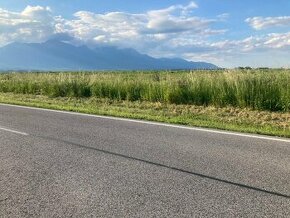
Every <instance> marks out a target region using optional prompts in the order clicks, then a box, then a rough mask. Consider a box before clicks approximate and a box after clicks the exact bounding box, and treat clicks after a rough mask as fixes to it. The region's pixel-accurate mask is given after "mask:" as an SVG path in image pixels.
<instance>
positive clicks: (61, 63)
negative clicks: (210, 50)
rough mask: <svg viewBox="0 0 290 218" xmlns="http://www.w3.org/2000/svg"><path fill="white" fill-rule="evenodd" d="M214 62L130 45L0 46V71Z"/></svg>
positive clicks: (141, 67) (182, 66)
mask: <svg viewBox="0 0 290 218" xmlns="http://www.w3.org/2000/svg"><path fill="white" fill-rule="evenodd" d="M216 68H218V67H217V66H215V65H214V64H211V63H206V62H192V61H186V60H184V59H179V58H154V57H151V56H149V55H146V54H141V53H139V52H137V51H136V50H134V49H131V48H125V49H121V48H117V47H113V46H111V47H109V46H107V47H105V46H103V47H102V46H98V47H95V48H93V49H92V48H89V47H87V46H84V45H83V46H74V45H72V44H69V43H65V42H62V41H58V40H49V41H47V42H44V43H16V42H15V43H11V44H8V45H6V46H4V47H1V48H0V70H50V71H52V70H162V69H167V70H175V69H216Z"/></svg>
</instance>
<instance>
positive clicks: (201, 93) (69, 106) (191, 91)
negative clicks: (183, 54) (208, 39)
mask: <svg viewBox="0 0 290 218" xmlns="http://www.w3.org/2000/svg"><path fill="white" fill-rule="evenodd" d="M0 102H5V103H14V104H25V105H32V106H38V107H49V108H56V109H64V110H73V111H80V112H86V113H94V114H105V115H113V116H123V117H131V118H139V119H140V118H141V119H149V120H156V121H162V122H170V123H179V124H186V125H195V126H206V127H214V128H220V129H229V130H237V131H245V132H254V133H263V134H269V135H279V136H288V137H289V136H290V127H289V122H290V113H289V110H290V70H283V69H276V70H267V69H265V70H249V69H248V70H217V71H177V72H171V71H162V72H161V71H160V72H159V71H156V72H95V73H91V72H90V73H89V72H79V73H68V72H63V73H4V74H0ZM261 114H262V115H261Z"/></svg>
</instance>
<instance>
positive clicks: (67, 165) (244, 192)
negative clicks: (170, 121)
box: [0, 105, 290, 218]
mask: <svg viewBox="0 0 290 218" xmlns="http://www.w3.org/2000/svg"><path fill="white" fill-rule="evenodd" d="M0 151H1V152H0V217H146V218H147V217H290V140H287V139H279V138H274V137H266V136H265V137H264V136H258V135H244V134H238V133H232V132H225V131H216V130H209V129H200V128H187V127H181V126H180V127H179V126H172V125H166V124H158V123H150V122H148V123H147V122H143V121H132V120H126V119H118V118H110V117H101V116H87V115H80V114H76V113H63V112H54V111H50V110H39V109H32V108H25V107H17V106H9V105H0Z"/></svg>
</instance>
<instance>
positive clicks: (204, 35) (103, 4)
mask: <svg viewBox="0 0 290 218" xmlns="http://www.w3.org/2000/svg"><path fill="white" fill-rule="evenodd" d="M49 39H59V40H62V41H65V42H68V43H72V44H75V45H87V46H89V47H95V46H117V47H121V48H134V49H136V50H137V51H139V52H141V53H146V54H149V55H152V56H154V57H179V58H184V59H187V60H191V61H207V62H211V63H214V64H216V65H218V66H220V67H237V66H251V67H288V68H289V67H290V58H289V57H290V1H289V0H277V1H274V0H243V1H238V0H195V1H187V0H178V1H177V0H144V1H136V0H9V1H7V0H0V46H5V45H7V44H9V43H12V42H27V43H31V42H37V43H38V42H44V41H47V40H49Z"/></svg>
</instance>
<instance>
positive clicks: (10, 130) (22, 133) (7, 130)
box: [0, 126, 28, 136]
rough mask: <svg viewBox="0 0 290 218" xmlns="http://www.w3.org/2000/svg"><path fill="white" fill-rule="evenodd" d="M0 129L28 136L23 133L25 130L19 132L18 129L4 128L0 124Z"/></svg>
mask: <svg viewBox="0 0 290 218" xmlns="http://www.w3.org/2000/svg"><path fill="white" fill-rule="evenodd" d="M0 130H3V131H6V132H12V133H15V134H19V135H25V136H28V134H27V133H25V132H19V131H16V130H12V129H8V128H4V127H1V126H0Z"/></svg>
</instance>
